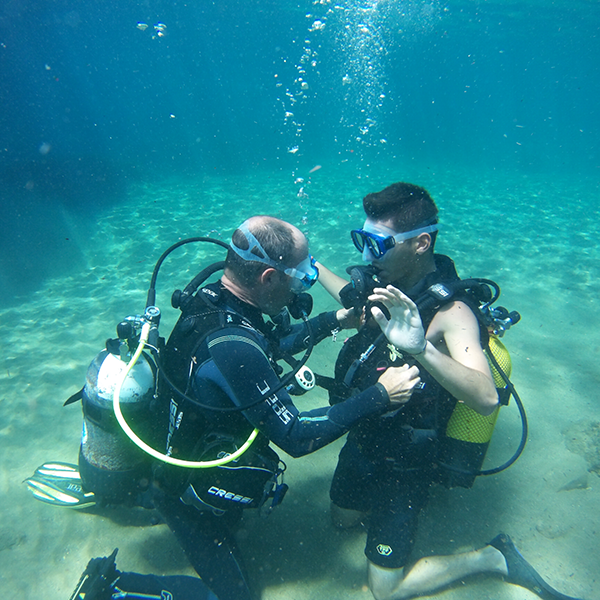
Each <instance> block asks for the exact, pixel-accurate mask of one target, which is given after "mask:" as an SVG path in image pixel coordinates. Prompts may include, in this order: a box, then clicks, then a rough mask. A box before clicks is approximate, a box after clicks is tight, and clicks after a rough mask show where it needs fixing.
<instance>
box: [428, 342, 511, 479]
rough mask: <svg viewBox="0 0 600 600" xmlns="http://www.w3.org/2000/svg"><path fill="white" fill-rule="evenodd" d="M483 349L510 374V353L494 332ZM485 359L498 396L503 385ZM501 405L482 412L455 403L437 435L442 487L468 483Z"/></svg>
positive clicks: (481, 462) (483, 456) (487, 441)
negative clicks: (443, 431)
mask: <svg viewBox="0 0 600 600" xmlns="http://www.w3.org/2000/svg"><path fill="white" fill-rule="evenodd" d="M484 353H485V354H486V357H489V355H490V353H491V354H492V355H493V357H494V358H495V359H496V361H497V362H498V363H499V364H500V365H501V367H502V370H503V372H504V373H505V375H506V376H507V377H510V375H511V371H512V364H511V360H510V354H509V353H508V350H507V349H506V346H504V344H503V343H502V342H501V341H500V339H499V338H498V336H496V335H494V334H491V335H490V339H489V343H488V347H487V348H485V349H484ZM488 362H489V364H490V369H491V371H492V376H493V378H494V384H495V385H496V389H497V390H498V392H499V395H500V398H501V400H502V397H503V390H504V389H505V388H506V385H505V383H504V380H503V379H502V377H501V375H500V372H499V371H498V370H497V369H496V367H495V366H494V364H493V363H492V361H491V360H489V358H488ZM506 403H507V402H506ZM501 405H502V404H500V405H498V406H497V407H496V409H495V410H494V412H493V413H492V414H491V415H487V416H484V415H481V414H479V413H478V412H477V411H474V410H473V409H472V408H470V407H468V406H467V405H466V404H464V403H462V402H457V403H456V407H455V408H454V411H453V412H452V416H451V417H450V420H449V421H448V425H447V426H446V432H445V435H444V436H443V437H442V439H441V443H440V450H439V454H438V465H439V466H440V467H441V469H440V470H441V473H440V483H442V484H443V485H444V486H445V487H447V488H453V487H457V486H460V487H464V488H470V487H472V485H473V483H474V482H475V478H476V477H477V474H478V473H479V472H480V469H481V467H482V465H483V461H484V459H485V455H486V453H487V449H488V446H489V445H490V440H491V439H492V434H493V433H494V427H495V426H496V420H497V419H498V414H499V413H500V406H501Z"/></svg>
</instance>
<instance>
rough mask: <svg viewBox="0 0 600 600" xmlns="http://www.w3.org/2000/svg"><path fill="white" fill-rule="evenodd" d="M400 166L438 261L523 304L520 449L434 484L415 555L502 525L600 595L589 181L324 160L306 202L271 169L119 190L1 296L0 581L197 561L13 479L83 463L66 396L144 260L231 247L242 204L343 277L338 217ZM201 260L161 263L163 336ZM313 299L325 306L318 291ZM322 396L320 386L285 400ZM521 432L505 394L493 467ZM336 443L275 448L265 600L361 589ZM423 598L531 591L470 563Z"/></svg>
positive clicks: (517, 376) (307, 598) (212, 254)
mask: <svg viewBox="0 0 600 600" xmlns="http://www.w3.org/2000/svg"><path fill="white" fill-rule="evenodd" d="M398 179H404V180H407V181H412V182H414V183H419V184H421V185H424V186H425V187H427V188H428V189H429V191H430V192H431V193H432V195H433V196H434V198H435V199H436V201H437V203H438V205H439V206H440V209H441V220H442V223H443V229H442V231H441V233H440V238H439V241H438V247H437V250H438V252H442V253H447V254H449V255H451V256H452V257H453V258H454V259H455V261H456V264H457V266H458V269H459V273H460V274H461V275H462V276H463V277H467V276H480V277H489V278H491V279H494V280H495V281H497V282H498V283H499V284H500V285H501V287H502V289H503V295H502V298H501V301H500V304H502V305H504V306H506V307H507V308H508V309H509V310H518V311H519V312H520V313H521V315H522V321H521V322H520V323H519V324H518V326H516V327H515V328H514V329H512V330H511V331H509V332H508V333H507V335H506V336H505V338H504V341H505V343H506V345H507V347H508V348H509V350H510V352H511V356H512V361H513V381H514V383H515V385H516V387H517V389H518V391H519V393H520V395H521V397H522V399H523V401H524V403H525V406H526V409H527V414H528V417H529V424H530V434H529V441H528V444H527V447H526V450H525V452H524V454H523V456H522V457H521V459H520V460H519V461H518V462H517V463H516V464H515V465H514V466H513V467H512V468H510V469H509V470H507V471H505V472H503V473H501V474H499V475H496V476H493V477H487V478H479V479H478V480H477V481H476V483H475V485H474V487H473V488H472V489H471V490H463V489H454V490H446V489H443V488H439V487H436V488H434V489H433V491H432V497H431V502H430V504H429V506H428V507H427V509H426V510H425V511H424V513H423V515H422V518H421V522H420V523H421V525H420V529H419V533H418V539H417V546H416V555H417V556H421V555H430V554H448V553H455V552H460V551H464V550H470V549H473V548H477V547H480V546H482V545H484V544H485V543H486V542H488V541H489V540H491V539H492V538H493V537H494V536H496V535H497V534H498V533H499V532H506V533H508V534H509V535H511V536H512V538H513V539H514V541H515V543H516V544H517V547H518V548H519V549H520V551H521V552H522V553H523V555H524V556H525V557H526V558H527V559H528V560H529V561H530V562H531V564H532V565H534V566H535V568H536V569H537V570H538V571H539V572H540V573H541V574H542V575H543V576H544V577H546V579H547V581H548V582H549V583H551V584H552V585H553V586H555V587H556V588H558V589H559V590H560V591H562V592H564V593H566V594H569V595H572V596H576V597H580V598H586V599H588V600H592V599H593V598H598V597H600V576H599V574H600V536H599V535H598V532H599V531H600V511H599V510H598V507H600V481H599V479H598V472H599V471H600V397H599V395H598V389H599V386H598V384H599V382H600V381H599V380H600V370H599V369H598V366H597V362H598V359H599V358H600V341H599V339H598V335H597V329H598V328H597V325H596V323H597V319H598V317H597V313H596V312H595V311H596V310H597V308H598V298H599V297H600V295H599V291H600V277H599V271H600V260H599V258H600V250H598V247H597V240H598V239H599V237H600V236H599V233H600V232H599V229H600V225H599V223H600V220H599V219H598V211H597V206H598V205H599V202H598V201H599V200H600V198H599V192H598V184H597V183H596V182H594V181H589V180H585V179H581V178H580V179H578V180H577V182H576V185H575V186H574V185H573V181H572V180H570V179H569V180H567V178H565V180H564V182H561V180H560V178H557V177H556V176H553V177H552V182H553V183H552V184H551V185H550V184H548V182H547V180H546V179H545V178H544V177H543V176H541V175H540V176H529V177H527V176H524V175H515V174H514V173H509V174H507V173H500V172H495V171H494V172H489V173H487V174H485V175H482V174H481V173H477V175H476V176H475V175H474V174H473V173H469V172H458V171H457V170H452V171H451V172H448V173H446V172H438V173H435V172H432V171H431V170H428V171H427V172H419V171H417V170H412V171H411V170H403V171H402V172H400V173H398V172H392V171H390V170H386V171H383V170H382V171H381V172H380V173H377V174H372V175H370V176H368V177H367V176H362V177H360V178H359V177H350V176H348V173H346V172H343V171H342V170H340V169H336V168H334V167H327V166H324V167H323V168H322V169H321V170H320V171H319V172H318V173H315V174H314V175H313V177H312V179H311V182H310V187H309V188H307V189H308V197H307V198H301V199H299V198H298V197H297V196H296V189H295V188H294V186H293V185H291V184H290V182H289V177H288V176H287V175H284V174H281V173H268V172H260V173H254V174H250V175H245V176H236V177H216V176H215V177H212V178H204V179H198V180H195V181H189V180H188V181H176V180H170V181H165V182H161V183H159V184H157V183H154V184H147V185H142V184H135V185H132V186H131V189H130V190H129V193H128V196H127V197H126V198H124V199H123V202H122V203H121V204H119V205H118V206H116V207H113V208H111V209H110V210H106V211H104V212H103V213H101V214H99V215H96V216H95V220H94V222H93V224H92V223H91V222H88V221H84V220H81V221H78V220H73V219H71V220H69V223H68V227H69V228H70V230H71V235H70V241H71V242H72V243H73V244H75V245H76V246H77V252H78V253H79V254H80V255H81V257H82V260H81V261H80V263H81V264H80V268H79V269H77V270H71V271H70V272H69V273H65V274H64V275H63V276H61V277H57V278H54V279H52V280H48V281H46V283H45V284H44V287H43V289H40V290H39V291H38V292H36V293H35V294H33V295H31V296H30V297H28V298H27V299H26V301H24V302H23V303H22V304H21V305H19V306H16V307H12V308H2V307H0V339H2V340H3V344H4V351H3V353H2V358H1V359H0V441H1V444H2V449H3V451H2V454H1V456H0V514H1V517H2V527H1V530H0V561H1V563H2V570H1V572H0V595H2V596H3V597H7V598H44V599H45V600H54V599H56V600H59V599H60V600H65V599H66V598H68V597H69V595H70V593H71V592H72V590H73V588H74V586H75V584H76V582H77V580H78V579H79V576H80V574H81V572H82V570H83V569H84V567H85V565H86V564H87V562H88V560H89V559H90V558H92V557H95V556H101V555H107V554H109V553H110V552H111V551H112V550H113V549H114V548H115V547H119V555H118V567H119V568H120V569H122V570H128V571H137V572H142V573H157V574H177V573H185V574H190V575H193V574H194V572H193V570H192V569H191V568H190V567H189V565H188V563H187V561H186V559H185V557H184V556H183V553H182V552H181V550H180V549H179V547H178V545H177V543H176V541H175V539H174V538H173V536H172V534H171V533H170V531H169V530H168V528H167V527H166V526H165V525H163V524H158V525H154V524H153V522H154V520H153V515H152V513H151V512H150V511H144V510H142V509H140V510H135V511H126V510H103V511H100V512H93V511H90V512H84V511H76V510H71V509H63V508H57V507H53V506H50V505H48V504H44V503H41V502H38V501H36V500H34V499H33V498H32V496H31V495H30V494H29V493H28V491H27V489H26V486H25V485H23V484H22V482H23V480H24V479H25V478H26V477H28V476H30V475H31V474H32V473H33V472H34V470H35V468H36V467H38V466H39V465H40V464H42V463H43V462H45V461H48V460H60V461H65V462H71V463H76V462H77V454H78V445H79V436H80V430H81V411H80V408H79V405H74V406H69V407H65V408H63V407H62V406H61V405H62V403H63V402H64V400H65V399H66V398H68V397H69V396H70V395H71V394H72V393H74V392H75V391H76V390H77V389H79V388H80V387H81V385H82V383H83V381H84V377H85V372H86V369H87V366H88V364H89V363H90V361H91V360H92V358H93V357H94V356H95V354H96V353H97V352H98V351H99V350H101V349H102V348H103V345H104V342H105V340H106V338H108V337H112V336H114V327H115V325H116V324H117V323H118V322H119V321H120V320H121V319H122V318H123V317H125V316H126V315H129V314H135V313H139V312H141V311H142V310H143V307H144V303H145V295H146V290H147V287H148V282H149V279H150V275H151V272H152V268H153V266H154V262H155V260H156V259H157V258H158V256H159V255H160V254H161V253H162V251H164V250H165V249H166V248H167V247H168V246H169V245H170V244H172V243H174V242H176V241H178V240H179V239H182V238H184V237H189V236H196V235H207V234H209V233H210V234H211V235H213V236H217V237H221V238H222V239H224V240H225V241H227V240H228V238H229V236H230V235H231V232H232V231H233V229H234V228H235V226H236V225H238V224H239V223H240V222H241V221H242V220H243V219H244V218H246V217H247V216H250V215H251V214H256V213H265V212H266V213H269V214H274V215H276V216H280V217H282V218H285V219H287V220H289V221H290V222H292V223H294V224H297V225H298V226H300V227H302V228H303V230H305V231H306V232H307V234H308V235H309V238H310V242H311V250H312V252H313V254H314V255H315V256H316V257H317V258H318V259H319V260H321V261H322V262H324V263H326V264H329V265H330V266H332V267H333V268H334V269H336V270H337V271H338V272H339V273H340V274H343V269H344V267H345V266H346V265H348V264H353V263H357V262H359V257H358V255H357V254H356V253H355V251H354V250H353V248H352V247H351V242H350V240H349V236H348V231H349V230H350V229H351V228H353V227H357V226H359V225H360V224H361V223H362V220H363V215H362V210H361V203H360V200H361V198H362V196H363V195H364V194H365V193H366V192H369V191H376V190H379V189H381V188H383V187H384V186H385V185H387V184H389V183H391V182H392V181H394V180H398ZM211 232H212V233H211ZM213 258H215V259H219V258H221V256H220V255H219V251H218V250H217V251H215V250H214V249H213V248H205V247H204V245H202V246H196V245H194V246H186V247H185V248H182V249H180V250H179V251H177V253H176V254H174V255H173V257H172V259H169V260H168V261H167V263H165V265H164V267H163V269H162V270H161V274H160V276H159V281H158V292H159V293H158V299H157V304H158V305H159V306H161V307H163V306H164V307H165V308H164V317H163V323H162V326H161V331H162V334H163V335H168V332H169V331H170V328H171V326H172V325H173V323H174V321H175V319H176V316H177V315H176V314H175V311H173V310H172V309H170V306H169V299H170V294H171V291H172V290H173V289H175V288H176V287H182V286H184V285H185V284H186V283H187V282H188V280H190V279H191V278H192V277H193V275H195V273H196V272H197V271H199V270H200V268H201V267H202V266H203V265H205V264H206V262H207V261H212V260H213ZM315 304H316V309H317V310H328V309H332V308H334V306H333V304H332V302H331V301H330V300H328V299H327V297H326V296H325V294H324V293H323V292H322V291H320V290H317V292H316V294H315ZM167 307H168V308H167ZM339 348H340V342H339V341H338V342H336V343H333V342H331V341H325V342H323V343H322V344H321V346H320V347H319V348H317V349H316V350H315V352H314V355H313V357H312V358H311V362H310V364H311V365H312V366H313V368H314V369H315V370H317V371H319V372H321V373H324V374H328V373H329V374H330V373H331V371H332V368H333V364H334V362H335V357H336V355H337V352H338V351H339ZM325 402H326V395H325V393H324V392H323V391H316V392H312V393H311V394H310V395H308V396H304V397H302V398H299V399H298V406H299V407H301V408H307V409H308V408H312V407H315V406H320V405H322V404H324V403H325ZM520 431H521V430H520V422H519V418H518V413H517V410H516V408H515V405H514V402H511V405H510V406H509V407H508V408H503V409H502V412H501V417H500V419H499V422H498V425H497V427H496V431H495V434H494V437H493V440H492V444H491V447H490V451H489V453H488V459H487V463H486V465H487V466H493V465H496V464H499V463H500V462H502V461H504V460H505V459H506V458H508V457H509V456H510V454H511V452H512V451H513V450H514V449H515V448H516V447H517V445H518V442H519V438H520ZM342 443H343V440H340V441H338V442H336V443H334V444H332V445H331V446H329V447H327V448H325V449H323V450H321V451H319V452H317V453H315V454H314V455H311V456H308V457H305V458H302V459H292V458H290V457H285V456H284V455H283V454H282V458H284V460H285V461H286V462H287V465H288V470H287V473H286V482H287V483H288V484H289V485H290V491H289V492H288V495H287V497H286V499H285V502H284V503H283V504H282V506H280V507H279V508H278V509H277V510H276V511H275V512H274V513H273V514H272V515H271V516H270V517H269V518H268V519H264V518H261V517H259V515H258V514H253V512H252V511H250V512H248V514H247V516H246V517H245V518H244V521H243V522H242V526H241V528H240V531H239V533H238V537H239V542H240V545H241V547H242V549H243V552H244V554H245V557H246V560H247V566H248V569H249V572H250V576H251V578H252V580H253V582H254V584H255V586H256V588H257V589H260V590H262V592H261V594H262V595H261V597H262V598H263V599H264V600H312V599H325V598H327V599H328V600H331V599H333V600H335V599H338V598H339V599H341V598H344V599H346V600H347V599H357V600H358V599H369V598H371V597H372V596H371V594H370V592H369V591H368V588H367V586H366V583H367V582H366V568H365V558H364V555H363V546H364V541H365V534H364V532H363V531H361V530H360V529H356V530H352V531H345V532H339V531H336V530H334V529H333V528H332V526H331V524H330V521H329V500H328V489H329V482H330V480H331V476H332V473H333V470H334V468H335V463H336V456H337V453H338V452H339V449H340V448H341V445H342ZM432 598H440V599H441V598H444V599H447V600H451V599H455V598H456V599H458V598H461V599H478V600H482V599H486V598H489V599H492V598H493V599H495V600H500V599H502V600H504V599H513V600H516V599H519V600H525V599H529V598H536V596H535V595H534V594H533V593H531V592H529V591H527V590H524V589H522V588H519V587H516V586H512V585H508V584H506V583H504V582H503V581H502V580H501V578H498V577H495V576H483V575H482V576H477V577H473V578H471V579H469V580H467V581H464V582H459V583H457V584H456V585H454V586H453V587H451V588H449V589H447V590H444V591H441V592H439V593H438V594H436V595H434V596H432Z"/></svg>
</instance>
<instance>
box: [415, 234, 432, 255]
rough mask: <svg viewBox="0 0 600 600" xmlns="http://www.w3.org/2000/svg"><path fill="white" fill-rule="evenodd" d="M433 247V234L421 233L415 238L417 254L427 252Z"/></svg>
mask: <svg viewBox="0 0 600 600" xmlns="http://www.w3.org/2000/svg"><path fill="white" fill-rule="evenodd" d="M429 248H431V236H430V235H429V234H428V233H421V234H420V235H418V236H417V237H416V238H415V251H416V253H417V254H419V255H420V254H425V252H427V250H429Z"/></svg>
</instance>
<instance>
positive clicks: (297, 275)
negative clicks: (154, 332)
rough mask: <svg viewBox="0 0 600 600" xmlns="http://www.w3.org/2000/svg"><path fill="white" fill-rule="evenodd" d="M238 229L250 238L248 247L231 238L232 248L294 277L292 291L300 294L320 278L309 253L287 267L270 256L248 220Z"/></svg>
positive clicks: (237, 252)
mask: <svg viewBox="0 0 600 600" xmlns="http://www.w3.org/2000/svg"><path fill="white" fill-rule="evenodd" d="M238 229H239V230H240V231H241V232H242V233H243V234H244V235H245V236H246V239H247V240H248V249H247V250H242V249H241V248H239V247H238V246H236V245H235V244H234V243H233V239H232V240H231V243H230V246H231V249H232V250H233V251H234V252H235V253H236V254H237V255H238V256H239V257H241V258H242V259H244V260H247V261H251V262H259V263H263V264H265V265H269V266H270V267H273V268H274V269H277V270H278V271H281V272H283V273H285V274H286V275H288V276H289V277H291V278H292V284H291V286H290V288H291V290H292V292H294V293H295V294H300V293H301V292H305V291H306V290H309V289H310V288H311V287H312V286H313V285H314V284H315V283H316V282H317V279H318V278H319V269H317V267H316V266H315V259H314V258H313V257H312V256H311V255H310V254H309V255H308V256H307V257H306V258H305V259H304V260H303V261H302V262H301V263H300V264H298V265H297V266H296V267H294V268H291V267H286V266H285V265H284V264H282V263H280V262H277V261H275V260H273V259H272V258H270V257H269V255H268V254H267V252H266V250H265V249H264V248H263V247H262V246H261V244H260V242H259V241H258V240H257V239H256V238H255V237H254V235H253V234H252V233H250V230H249V229H248V225H247V224H246V221H244V223H242V224H241V225H240V226H239V227H238Z"/></svg>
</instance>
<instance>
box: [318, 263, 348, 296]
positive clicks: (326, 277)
mask: <svg viewBox="0 0 600 600" xmlns="http://www.w3.org/2000/svg"><path fill="white" fill-rule="evenodd" d="M316 265H317V268H318V269H319V283H320V284H321V285H322V286H323V287H324V288H325V289H326V290H327V292H328V293H329V294H330V295H331V296H332V297H333V298H334V299H335V300H336V301H337V302H339V303H340V304H341V303H342V301H341V300H340V290H341V289H342V288H343V287H344V286H345V285H346V284H347V283H348V281H346V280H345V279H344V278H343V277H340V276H339V275H336V274H335V273H334V272H333V271H330V270H329V269H328V268H327V267H326V266H324V265H322V264H321V263H320V262H318V261H317V263H316Z"/></svg>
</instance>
